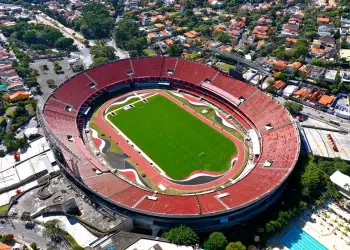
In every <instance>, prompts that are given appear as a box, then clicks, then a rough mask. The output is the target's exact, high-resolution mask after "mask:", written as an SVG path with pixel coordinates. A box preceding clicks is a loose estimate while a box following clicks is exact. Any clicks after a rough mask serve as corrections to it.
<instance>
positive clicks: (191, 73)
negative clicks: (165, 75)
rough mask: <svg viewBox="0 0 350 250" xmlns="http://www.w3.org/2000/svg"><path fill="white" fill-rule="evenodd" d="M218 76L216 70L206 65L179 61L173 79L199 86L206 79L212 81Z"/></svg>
mask: <svg viewBox="0 0 350 250" xmlns="http://www.w3.org/2000/svg"><path fill="white" fill-rule="evenodd" d="M216 74H217V71H216V70H215V69H213V68H211V67H209V66H206V65H204V64H199V63H194V62H191V61H186V60H178V62H177V65H176V68H175V72H174V74H173V75H172V77H174V78H178V79H181V80H183V81H187V82H190V83H193V84H195V85H199V84H200V83H201V82H203V81H204V80H205V79H208V80H212V79H213V78H214V76H215V75H216Z"/></svg>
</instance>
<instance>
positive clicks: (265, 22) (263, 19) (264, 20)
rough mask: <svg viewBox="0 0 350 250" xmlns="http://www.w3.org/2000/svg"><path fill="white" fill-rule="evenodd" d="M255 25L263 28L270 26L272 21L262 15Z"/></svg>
mask: <svg viewBox="0 0 350 250" xmlns="http://www.w3.org/2000/svg"><path fill="white" fill-rule="evenodd" d="M257 24H258V25H262V26H264V25H271V24H272V20H271V19H270V17H269V16H267V15H263V16H261V17H260V18H259V19H258V21H257Z"/></svg>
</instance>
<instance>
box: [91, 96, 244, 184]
mask: <svg viewBox="0 0 350 250" xmlns="http://www.w3.org/2000/svg"><path fill="white" fill-rule="evenodd" d="M136 92H137V93H142V92H148V93H150V92H152V93H158V94H161V95H163V96H165V97H167V98H168V99H169V100H171V101H173V102H174V103H176V104H178V105H179V106H181V107H182V108H183V109H185V110H186V111H188V112H190V113H191V114H193V115H194V116H196V117H197V118H198V119H201V120H202V121H203V122H205V123H206V124H208V125H209V126H211V127H212V128H214V129H215V130H217V131H219V132H220V133H222V134H223V135H225V136H226V137H227V138H229V139H231V140H232V141H233V142H234V143H235V145H236V147H237V154H236V156H237V157H238V159H237V161H236V163H235V165H234V166H233V167H232V168H231V169H230V170H229V171H228V172H226V173H225V174H224V175H223V176H221V177H220V178H218V179H216V180H214V181H212V182H208V183H204V184H199V185H192V186H191V185H186V186H185V185H181V184H177V183H174V182H172V181H170V180H168V179H166V178H165V177H164V176H162V175H161V173H160V172H158V170H157V169H156V168H155V167H153V166H152V165H151V164H150V163H149V162H148V161H147V160H146V159H145V158H143V157H142V156H141V155H140V154H139V153H138V152H137V151H135V149H134V148H133V147H132V146H131V145H130V144H128V143H127V142H126V140H125V139H124V138H123V137H122V136H120V135H119V134H118V133H117V132H116V131H115V130H114V129H113V128H112V127H111V126H110V125H109V124H108V123H107V121H105V119H104V117H103V112H104V110H105V109H106V108H107V107H108V106H109V105H110V104H111V103H113V102H114V101H115V100H117V99H119V98H121V97H123V96H119V97H117V98H114V99H111V100H109V101H108V102H106V103H104V104H103V105H102V106H101V107H100V109H99V110H98V114H97V116H96V117H95V118H94V121H95V123H96V124H97V125H98V126H99V127H100V128H101V129H102V130H103V131H104V133H105V134H106V136H109V137H110V138H111V139H112V141H113V142H114V143H116V144H117V145H118V146H119V147H120V148H121V149H122V150H123V152H124V153H126V154H127V155H128V156H129V157H130V159H132V161H133V162H135V163H136V165H137V166H138V167H139V168H140V169H142V171H143V172H144V173H145V174H146V175H147V177H148V178H150V179H151V180H152V181H153V182H154V183H155V184H156V185H157V186H159V185H161V184H162V185H163V186H165V187H166V188H171V189H178V190H182V191H186V190H188V191H203V190H208V189H212V188H213V187H214V186H219V185H221V184H223V183H226V182H228V181H229V180H230V178H232V177H233V176H235V175H236V174H237V173H238V172H239V170H240V169H241V168H242V165H243V164H244V154H245V150H244V147H243V143H242V142H241V141H240V140H238V139H237V138H236V137H235V136H233V135H231V134H230V133H228V132H226V131H225V130H223V129H222V128H220V127H219V126H217V125H215V124H214V123H212V122H211V121H209V120H207V119H206V118H204V117H203V116H201V115H200V114H198V113H196V112H195V111H194V110H192V109H191V108H189V107H188V106H186V105H184V104H183V103H181V102H180V101H178V100H177V99H176V98H174V97H172V96H171V95H169V94H167V93H166V92H164V91H157V90H140V91H136ZM133 93H135V92H133ZM125 95H130V93H127V94H125Z"/></svg>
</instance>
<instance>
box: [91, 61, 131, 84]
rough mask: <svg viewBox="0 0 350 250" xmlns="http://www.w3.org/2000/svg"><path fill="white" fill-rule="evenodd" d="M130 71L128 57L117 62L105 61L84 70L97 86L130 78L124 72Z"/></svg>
mask: <svg viewBox="0 0 350 250" xmlns="http://www.w3.org/2000/svg"><path fill="white" fill-rule="evenodd" d="M128 71H132V67H131V64H130V60H129V59H124V60H120V61H118V63H107V64H104V65H101V66H99V67H97V68H94V69H90V70H88V71H87V72H86V74H87V75H89V76H90V77H91V78H92V79H93V80H94V81H95V82H96V83H97V84H98V88H102V87H105V86H107V85H110V84H112V83H116V82H119V81H123V80H127V79H130V76H128V75H127V74H126V73H127V72H128Z"/></svg>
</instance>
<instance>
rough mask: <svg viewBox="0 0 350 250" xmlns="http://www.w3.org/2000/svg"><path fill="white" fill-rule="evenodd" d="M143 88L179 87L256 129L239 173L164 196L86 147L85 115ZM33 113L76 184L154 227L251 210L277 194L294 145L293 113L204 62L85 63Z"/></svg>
mask: <svg viewBox="0 0 350 250" xmlns="http://www.w3.org/2000/svg"><path fill="white" fill-rule="evenodd" d="M142 88H170V89H178V90H181V91H186V92H188V93H191V94H192V95H195V96H197V97H199V98H203V99H205V100H206V101H208V102H211V103H213V105H217V106H219V107H223V108H225V109H227V110H229V112H230V115H232V117H233V118H234V119H235V121H237V122H238V123H239V124H240V127H241V128H242V130H243V131H245V133H246V134H247V135H248V134H250V135H255V136H252V137H253V138H250V141H249V145H250V148H251V150H250V158H249V160H248V162H247V165H246V167H245V169H244V170H243V172H242V173H241V174H240V175H239V176H238V177H237V178H235V179H230V180H229V181H228V182H225V183H222V185H220V186H215V187H213V189H212V190H206V191H205V192H203V191H202V192H193V193H191V194H187V195H169V194H165V193H161V192H156V191H154V190H150V189H147V188H144V187H141V186H139V185H137V184H136V183H134V182H132V181H130V180H128V179H126V178H125V177H124V176H122V175H120V174H119V173H118V172H115V171H111V170H110V169H109V168H108V167H107V165H108V164H106V162H101V161H100V160H99V158H97V157H96V156H95V155H94V153H93V152H92V150H91V148H90V147H89V143H88V138H87V132H88V128H87V127H86V126H87V124H88V117H90V116H89V114H91V112H92V111H93V107H94V106H95V105H96V103H97V102H101V100H105V101H106V96H107V97H110V96H112V95H118V94H119V93H126V92H128V91H133V90H135V89H142ZM38 113H39V114H38V116H39V121H40V123H41V125H42V127H43V129H44V131H45V134H46V137H47V138H48V140H49V141H50V144H51V146H52V147H53V148H54V149H55V152H56V155H57V158H58V160H59V162H60V163H61V165H62V167H63V168H64V170H65V171H66V172H67V174H68V175H69V176H70V177H72V178H73V179H74V180H75V181H76V183H77V185H79V186H80V187H81V188H82V189H84V190H85V191H86V192H87V193H88V194H91V195H93V196H94V197H97V198H98V199H99V201H100V202H103V203H104V204H108V205H109V206H110V207H112V208H113V209H114V210H115V211H116V212H119V213H123V214H125V215H128V216H130V217H131V218H133V219H134V222H135V223H137V224H138V225H141V226H144V227H146V228H149V229H152V230H154V231H155V232H156V231H157V230H159V229H166V228H169V227H171V226H173V225H175V224H188V225H189V226H191V227H192V228H194V229H195V230H197V231H206V230H214V229H219V228H224V227H227V226H230V225H234V224H238V223H240V222H242V221H245V220H247V219H249V218H251V217H253V216H255V215H257V214H258V213H260V212H261V211H263V210H264V209H266V208H267V207H268V206H269V205H271V204H272V203H273V202H274V201H275V200H276V199H277V198H278V197H279V195H280V194H281V192H282V190H283V188H284V187H285V182H286V180H287V178H288V176H289V175H290V173H291V172H292V170H293V169H294V166H295V164H296V162H297V159H298V157H299V152H300V138H299V134H298V130H297V128H296V126H295V124H294V122H293V121H292V117H291V116H290V115H289V113H288V112H287V111H286V110H285V109H284V108H283V107H282V106H280V105H279V104H278V103H276V102H275V101H274V100H273V99H272V98H271V97H269V96H268V95H266V94H264V93H263V92H261V91H260V90H258V89H257V88H255V87H254V86H251V85H249V84H247V83H244V82H241V81H238V80H236V79H234V78H231V77H230V76H229V75H228V74H226V73H223V72H221V71H218V70H216V69H214V68H212V67H210V66H207V65H204V64H200V63H196V62H192V61H187V60H184V59H179V58H168V57H147V58H134V59H124V60H119V61H115V62H111V63H107V64H104V65H101V66H98V67H95V68H93V69H89V70H87V71H85V72H82V73H80V74H78V75H76V76H74V77H72V78H71V79H68V80H67V81H66V82H65V83H63V84H62V85H61V86H60V87H59V88H58V89H56V90H55V91H54V92H53V93H52V94H51V96H50V97H49V98H48V100H47V101H46V104H45V106H44V108H43V110H41V111H40V112H38Z"/></svg>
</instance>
